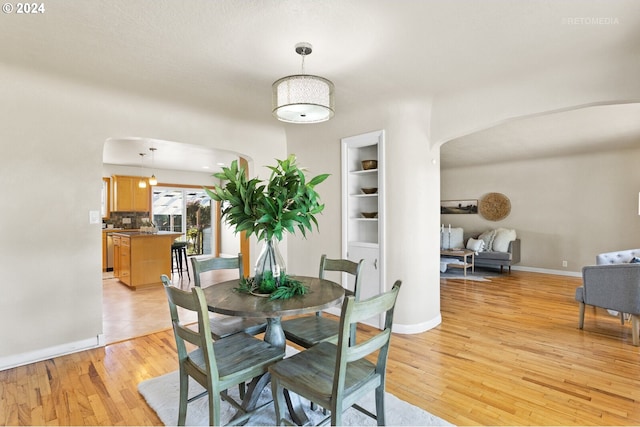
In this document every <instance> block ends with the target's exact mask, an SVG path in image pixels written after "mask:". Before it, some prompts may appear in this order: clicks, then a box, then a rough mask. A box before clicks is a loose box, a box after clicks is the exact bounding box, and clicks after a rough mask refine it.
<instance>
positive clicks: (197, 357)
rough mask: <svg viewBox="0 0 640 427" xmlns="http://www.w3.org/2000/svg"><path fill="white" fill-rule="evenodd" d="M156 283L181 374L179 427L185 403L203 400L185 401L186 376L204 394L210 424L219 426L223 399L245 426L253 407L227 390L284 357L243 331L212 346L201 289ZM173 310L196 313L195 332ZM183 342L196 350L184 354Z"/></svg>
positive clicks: (184, 413)
mask: <svg viewBox="0 0 640 427" xmlns="http://www.w3.org/2000/svg"><path fill="white" fill-rule="evenodd" d="M161 280H162V284H163V285H164V289H165V291H166V294H167V300H168V302H169V312H170V314H171V324H172V327H173V331H174V337H175V340H176V347H177V350H178V364H179V374H180V402H179V408H178V425H181V426H183V425H185V422H186V415H187V405H188V403H190V402H192V401H193V400H196V399H199V398H201V397H202V396H203V394H200V395H197V396H194V397H192V398H189V397H188V395H189V377H191V378H193V379H194V380H195V381H196V382H197V383H198V384H200V385H201V386H202V387H203V388H204V389H205V390H206V393H204V394H207V395H208V403H209V424H210V425H220V409H221V408H220V406H221V399H222V398H224V399H225V400H229V401H230V403H232V405H233V406H234V407H236V408H238V409H239V410H240V413H239V414H238V415H237V416H236V417H234V419H233V422H234V423H238V424H241V423H244V422H246V420H247V419H248V418H249V417H250V416H251V415H252V414H253V412H255V408H245V407H244V406H242V404H241V403H239V402H236V401H235V400H233V399H232V398H231V397H229V396H228V395H227V393H226V390H227V389H228V388H230V387H232V386H236V385H241V384H244V383H245V382H248V381H257V380H256V378H258V377H260V376H262V375H263V374H265V373H266V372H267V369H268V367H269V365H271V364H273V363H274V362H277V361H279V360H281V359H282V358H283V357H284V351H283V349H280V348H277V347H275V346H272V345H271V344H269V343H267V342H265V341H262V340H259V339H257V338H255V337H253V336H251V335H249V334H246V333H239V334H235V335H232V336H229V337H227V338H222V339H220V340H218V341H216V342H215V343H214V341H213V338H212V334H211V328H210V322H209V315H208V306H207V302H206V299H205V296H204V292H203V291H202V288H199V287H194V288H192V289H191V291H190V292H189V291H183V290H181V289H178V288H176V287H174V286H173V285H172V283H171V280H170V279H169V278H168V277H167V276H166V275H162V276H161ZM178 307H181V308H182V309H184V310H186V311H189V312H195V313H196V314H197V318H198V326H197V329H195V328H193V327H192V326H191V325H187V324H185V323H184V322H182V321H181V319H180V312H179V310H178ZM187 343H190V344H191V346H195V349H193V350H191V351H188V350H187ZM191 346H190V347H191Z"/></svg>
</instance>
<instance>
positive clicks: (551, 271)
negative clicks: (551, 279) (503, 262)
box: [511, 265, 582, 277]
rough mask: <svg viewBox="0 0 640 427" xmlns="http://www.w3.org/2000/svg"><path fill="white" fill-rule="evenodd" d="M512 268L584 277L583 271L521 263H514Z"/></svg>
mask: <svg viewBox="0 0 640 427" xmlns="http://www.w3.org/2000/svg"><path fill="white" fill-rule="evenodd" d="M511 269H512V270H519V271H529V272H531V273H542V274H555V275H557V276H570V277H582V271H566V270H551V269H548V268H536V267H524V266H519V265H513V266H511Z"/></svg>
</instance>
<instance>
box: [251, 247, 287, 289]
mask: <svg viewBox="0 0 640 427" xmlns="http://www.w3.org/2000/svg"><path fill="white" fill-rule="evenodd" d="M285 272H286V267H285V264H284V258H282V254H280V250H279V249H278V240H277V239H270V240H265V241H264V242H263V246H262V250H261V252H260V255H259V256H258V261H257V262H256V267H255V283H257V284H258V286H259V287H258V291H259V292H260V293H265V294H270V293H271V292H273V291H275V290H276V288H277V287H279V286H280V284H281V280H284V275H285Z"/></svg>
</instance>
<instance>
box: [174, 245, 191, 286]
mask: <svg viewBox="0 0 640 427" xmlns="http://www.w3.org/2000/svg"><path fill="white" fill-rule="evenodd" d="M171 258H172V266H171V272H172V273H173V272H174V271H175V270H176V268H177V270H178V274H179V275H180V277H182V260H183V259H184V267H185V269H186V270H187V277H188V278H189V280H191V275H190V274H189V260H188V259H187V242H173V243H172V244H171ZM173 260H175V263H174V262H173Z"/></svg>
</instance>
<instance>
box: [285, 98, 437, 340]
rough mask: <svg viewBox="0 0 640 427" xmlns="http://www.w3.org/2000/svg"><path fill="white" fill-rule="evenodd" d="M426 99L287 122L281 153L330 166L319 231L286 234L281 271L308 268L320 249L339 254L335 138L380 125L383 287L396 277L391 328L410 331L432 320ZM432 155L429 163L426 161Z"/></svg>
mask: <svg viewBox="0 0 640 427" xmlns="http://www.w3.org/2000/svg"><path fill="white" fill-rule="evenodd" d="M429 116H430V105H429V104H425V103H417V102H411V101H401V102H391V103H388V104H386V105H385V106H384V108H379V107H378V108H371V109H370V110H367V111H358V112H357V113H353V114H348V113H343V114H340V115H338V114H336V117H335V118H334V119H332V120H331V121H330V122H327V123H323V124H319V125H313V127H310V126H287V143H288V147H289V152H291V153H295V154H296V155H297V156H298V158H299V160H300V164H302V165H305V166H306V165H311V168H310V171H309V175H310V176H313V175H317V174H319V173H330V174H331V176H330V177H329V178H328V179H327V180H326V181H325V182H324V183H323V184H321V185H320V186H319V187H318V188H317V190H318V192H319V194H320V195H321V197H322V200H323V202H325V205H326V207H325V211H324V213H323V214H322V215H320V216H319V218H318V220H319V225H320V231H319V232H317V233H313V234H311V235H309V236H308V238H307V239H306V240H304V239H302V238H299V237H294V238H291V237H289V238H288V241H289V248H290V250H289V257H288V266H287V268H289V271H291V272H293V273H297V274H308V275H315V274H317V271H318V263H319V260H320V256H321V255H322V254H323V253H326V254H327V255H329V256H333V257H339V256H340V253H341V232H342V231H341V216H340V212H341V196H340V176H341V175H340V174H341V172H340V139H341V138H343V137H347V136H353V135H357V134H362V133H366V132H370V131H374V130H380V129H384V130H385V133H386V135H385V138H386V139H385V160H386V169H385V177H386V183H385V188H386V191H387V195H386V197H387V199H386V208H385V214H386V218H387V221H386V227H387V228H386V235H385V239H386V255H385V270H386V277H385V283H384V289H385V290H388V289H391V286H392V285H393V283H394V281H395V280H397V279H400V280H402V281H403V284H402V290H401V292H400V295H399V297H398V303H397V310H396V315H395V322H394V323H395V324H394V328H395V329H396V330H398V331H399V332H405V333H414V332H419V331H424V330H427V329H429V328H432V327H434V326H436V325H438V324H439V323H440V321H441V318H440V281H439V270H438V258H439V247H438V237H437V236H438V233H439V231H438V224H439V220H440V215H439V206H440V183H439V156H440V154H439V148H438V147H435V148H433V149H432V148H430V142H429V139H428V129H429ZM432 160H433V162H432Z"/></svg>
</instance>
